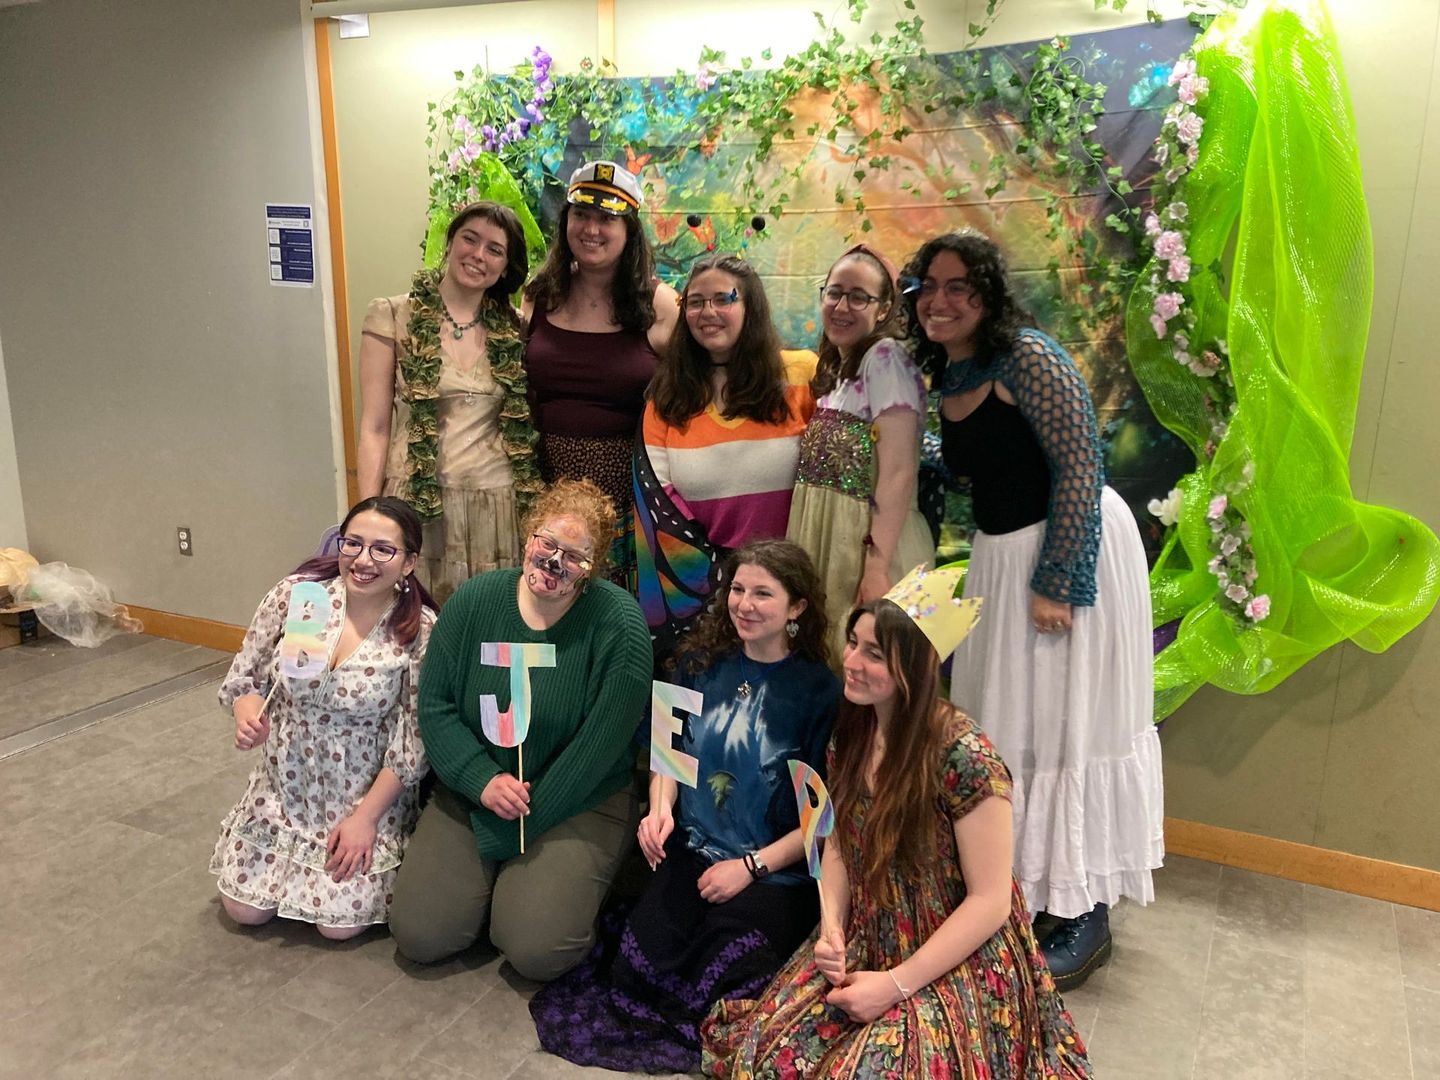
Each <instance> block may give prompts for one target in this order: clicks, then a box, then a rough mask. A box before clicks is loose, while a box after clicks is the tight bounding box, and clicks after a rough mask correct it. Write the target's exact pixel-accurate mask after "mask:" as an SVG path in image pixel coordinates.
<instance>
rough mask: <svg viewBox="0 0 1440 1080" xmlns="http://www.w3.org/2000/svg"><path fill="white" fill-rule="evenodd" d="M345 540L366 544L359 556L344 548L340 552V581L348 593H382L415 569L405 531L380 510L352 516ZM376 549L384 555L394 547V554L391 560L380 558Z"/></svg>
mask: <svg viewBox="0 0 1440 1080" xmlns="http://www.w3.org/2000/svg"><path fill="white" fill-rule="evenodd" d="M344 539H346V540H349V541H356V542H358V543H360V544H362V545H364V546H363V548H362V550H361V551H360V553H359V554H358V555H346V554H345V553H344V551H343V550H342V551H341V554H340V580H341V581H343V582H344V583H345V591H346V594H347V595H349V596H353V597H366V598H374V597H379V596H382V595H384V594H385V593H386V592H389V591H392V590H393V589H394V588H395V586H396V585H398V584H399V583H400V579H401V578H403V577H404V576H405V575H406V574H408V573H410V571H411V570H413V569H415V556H414V555H412V554H411V553H409V552H407V551H406V550H405V534H404V533H403V532H401V530H400V526H399V524H398V523H396V522H395V521H393V520H391V519H390V518H389V517H387V516H386V515H384V514H381V513H379V512H378V511H375V510H366V511H364V512H363V513H359V514H356V515H355V516H354V517H353V518H351V519H350V524H349V525H348V526H347V527H346V529H345V536H344ZM346 546H348V547H354V544H353V543H352V544H348V545H346ZM376 548H379V549H380V552H381V554H384V553H385V551H386V550H387V549H391V550H394V552H395V555H394V557H393V558H391V559H388V560H381V559H377V558H376V557H375V549H376Z"/></svg>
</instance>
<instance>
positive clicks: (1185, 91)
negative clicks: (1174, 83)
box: [1175, 79, 1200, 105]
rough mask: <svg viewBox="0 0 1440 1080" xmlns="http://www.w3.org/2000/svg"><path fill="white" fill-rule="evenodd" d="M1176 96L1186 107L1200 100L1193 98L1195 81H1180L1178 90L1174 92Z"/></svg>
mask: <svg viewBox="0 0 1440 1080" xmlns="http://www.w3.org/2000/svg"><path fill="white" fill-rule="evenodd" d="M1175 94H1176V96H1177V97H1178V98H1179V99H1180V100H1181V101H1183V102H1184V103H1185V104H1186V105H1194V104H1195V102H1197V101H1199V100H1200V99H1199V98H1197V97H1196V96H1195V80H1194V79H1181V80H1180V89H1179V90H1177V91H1175Z"/></svg>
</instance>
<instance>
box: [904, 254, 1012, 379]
mask: <svg viewBox="0 0 1440 1080" xmlns="http://www.w3.org/2000/svg"><path fill="white" fill-rule="evenodd" d="M942 251H949V252H953V253H954V254H955V255H957V256H959V258H960V261H961V262H962V263H964V264H965V276H966V278H967V279H968V280H969V282H970V285H971V287H972V288H974V290H975V292H976V295H978V296H979V297H980V302H981V303H982V304H984V305H985V317H984V318H983V319H982V320H981V321H980V327H979V330H978V332H977V337H978V342H977V344H978V345H979V351H978V352H977V353H976V355H975V360H976V362H977V363H979V364H980V365H981V366H984V365H987V364H989V363H991V362H992V361H993V360H995V359H996V358H997V357H1000V356H1003V355H1004V354H1005V353H1007V352H1009V351H1010V350H1011V349H1012V348H1014V346H1015V336H1016V335H1017V334H1018V333H1019V332H1020V328H1021V327H1022V326H1025V325H1026V324H1028V323H1029V322H1031V315H1030V313H1029V312H1028V311H1026V310H1025V308H1024V306H1023V305H1022V304H1021V303H1020V301H1019V300H1018V299H1017V298H1016V296H1015V293H1014V290H1013V289H1012V288H1011V287H1010V274H1009V271H1008V270H1007V268H1006V266H1005V256H1004V255H1002V254H1001V252H1000V248H999V247H998V246H996V244H995V241H994V240H991V239H990V238H989V237H988V236H986V235H985V234H984V233H982V232H977V231H976V230H975V229H961V230H960V231H959V232H952V233H944V234H942V235H940V236H936V237H934V238H933V239H930V240H927V241H925V243H924V244H923V245H922V246H921V248H920V250H919V251H917V252H915V254H914V255H912V256H910V261H909V262H907V263H906V264H905V269H904V270H902V271H900V281H901V288H902V289H904V290H905V291H904V294H903V295H904V297H905V313H906V316H907V317H908V318H909V320H910V341H911V343H912V344H913V345H914V349H915V360H916V362H917V363H919V365H920V367H921V368H922V369H923V370H924V371H925V372H927V373H928V374H930V375H932V376H934V375H938V374H939V373H940V372H942V371H944V370H945V365H946V364H947V363H948V362H949V360H948V357H947V356H946V355H945V350H944V349H943V348H941V347H940V346H939V345H936V344H935V343H934V342H932V341H931V340H930V339H929V338H927V337H926V336H925V331H924V330H923V329H922V328H921V326H920V321H919V319H917V318H916V317H915V304H916V303H917V302H918V301H919V299H920V282H921V281H923V280H924V279H925V275H926V274H927V273H928V272H929V270H930V264H931V263H932V262H934V261H935V256H937V255H939V254H940V253H941V252H942Z"/></svg>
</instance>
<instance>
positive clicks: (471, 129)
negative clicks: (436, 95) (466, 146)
mask: <svg viewBox="0 0 1440 1080" xmlns="http://www.w3.org/2000/svg"><path fill="white" fill-rule="evenodd" d="M451 130H452V131H454V132H455V134H456V135H464V136H466V137H469V136H471V135H474V134H475V125H474V124H472V123H471V122H470V118H469V117H468V116H457V117H456V118H455V123H454V125H453V126H452V127H451Z"/></svg>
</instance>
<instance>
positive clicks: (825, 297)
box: [820, 285, 883, 311]
mask: <svg viewBox="0 0 1440 1080" xmlns="http://www.w3.org/2000/svg"><path fill="white" fill-rule="evenodd" d="M882 299H883V297H879V296H871V295H870V294H869V293H868V292H866V291H865V290H864V289H842V288H840V286H839V285H829V286H825V285H822V286H821V287H820V300H821V302H822V303H825V304H829V305H830V306H831V307H839V306H840V301H841V300H845V301H847V302H848V303H849V304H850V307H851V309H852V310H854V311H864V310H865V309H866V308H867V307H869V306H870V305H871V304H878V303H879V302H880V301H881V300H882Z"/></svg>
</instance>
